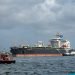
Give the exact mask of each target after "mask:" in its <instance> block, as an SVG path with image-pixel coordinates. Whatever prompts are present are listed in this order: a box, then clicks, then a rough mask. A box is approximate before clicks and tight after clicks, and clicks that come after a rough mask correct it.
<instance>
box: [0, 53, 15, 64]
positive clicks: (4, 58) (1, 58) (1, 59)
mask: <svg viewBox="0 0 75 75" xmlns="http://www.w3.org/2000/svg"><path fill="white" fill-rule="evenodd" d="M11 63H15V60H13V57H12V55H11V54H6V53H0V64H11Z"/></svg>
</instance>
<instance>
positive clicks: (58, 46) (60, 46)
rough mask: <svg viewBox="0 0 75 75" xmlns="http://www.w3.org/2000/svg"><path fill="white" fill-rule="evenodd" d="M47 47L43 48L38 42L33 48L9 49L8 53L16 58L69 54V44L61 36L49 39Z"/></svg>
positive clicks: (57, 35)
mask: <svg viewBox="0 0 75 75" xmlns="http://www.w3.org/2000/svg"><path fill="white" fill-rule="evenodd" d="M49 42H50V44H49V45H48V46H44V43H43V42H42V41H38V42H37V44H35V46H32V47H31V46H24V45H23V46H20V47H16V46H14V47H11V50H10V52H11V53H12V54H13V55H16V56H62V54H64V53H66V52H70V51H71V48H70V42H69V41H68V40H64V39H62V35H61V34H56V37H55V38H53V39H51V40H50V41H49Z"/></svg>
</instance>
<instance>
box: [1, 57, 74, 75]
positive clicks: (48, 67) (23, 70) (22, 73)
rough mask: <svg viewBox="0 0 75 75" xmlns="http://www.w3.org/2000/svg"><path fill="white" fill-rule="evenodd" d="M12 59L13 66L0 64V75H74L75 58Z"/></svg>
mask: <svg viewBox="0 0 75 75" xmlns="http://www.w3.org/2000/svg"><path fill="white" fill-rule="evenodd" d="M14 59H16V63H15V64H0V75H75V56H63V57H62V56H60V57H16V58H14Z"/></svg>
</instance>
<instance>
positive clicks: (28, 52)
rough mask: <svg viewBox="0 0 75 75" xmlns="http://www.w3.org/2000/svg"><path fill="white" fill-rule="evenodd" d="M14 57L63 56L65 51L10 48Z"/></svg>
mask: <svg viewBox="0 0 75 75" xmlns="http://www.w3.org/2000/svg"><path fill="white" fill-rule="evenodd" d="M10 52H11V53H12V55H14V56H63V54H64V53H66V50H65V49H62V48H60V49H57V48H50V47H30V48H11V50H10Z"/></svg>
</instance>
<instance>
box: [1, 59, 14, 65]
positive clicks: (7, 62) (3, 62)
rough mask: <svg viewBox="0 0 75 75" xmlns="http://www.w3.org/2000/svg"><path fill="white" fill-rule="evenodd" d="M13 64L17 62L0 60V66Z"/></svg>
mask: <svg viewBox="0 0 75 75" xmlns="http://www.w3.org/2000/svg"><path fill="white" fill-rule="evenodd" d="M11 63H15V60H10V61H5V60H4V61H2V60H0V64H11Z"/></svg>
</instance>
